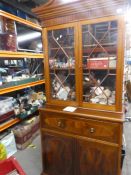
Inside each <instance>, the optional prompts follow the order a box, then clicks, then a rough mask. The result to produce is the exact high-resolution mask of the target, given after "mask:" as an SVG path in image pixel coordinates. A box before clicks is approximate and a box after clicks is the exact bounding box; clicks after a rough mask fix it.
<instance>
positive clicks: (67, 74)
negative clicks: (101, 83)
mask: <svg viewBox="0 0 131 175" xmlns="http://www.w3.org/2000/svg"><path fill="white" fill-rule="evenodd" d="M48 47H49V67H50V79H51V95H52V98H53V99H58V100H72V101H74V100H76V97H75V69H74V68H75V56H74V29H73V28H64V29H59V30H51V31H49V32H48Z"/></svg>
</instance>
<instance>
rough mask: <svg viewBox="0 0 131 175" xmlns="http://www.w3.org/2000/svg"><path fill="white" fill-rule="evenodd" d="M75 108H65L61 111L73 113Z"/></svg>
mask: <svg viewBox="0 0 131 175" xmlns="http://www.w3.org/2000/svg"><path fill="white" fill-rule="evenodd" d="M76 109H77V108H76V107H73V106H67V107H66V108H64V109H63V111H67V112H74V111H75V110H76Z"/></svg>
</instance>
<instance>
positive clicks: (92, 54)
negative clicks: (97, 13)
mask: <svg viewBox="0 0 131 175" xmlns="http://www.w3.org/2000/svg"><path fill="white" fill-rule="evenodd" d="M117 26H118V25H117V22H116V21H110V22H102V23H97V24H89V25H83V26H82V44H83V48H82V49H83V55H82V56H83V101H84V102H89V103H99V104H105V105H106V104H108V105H113V104H115V89H116V86H115V81H116V63H117Z"/></svg>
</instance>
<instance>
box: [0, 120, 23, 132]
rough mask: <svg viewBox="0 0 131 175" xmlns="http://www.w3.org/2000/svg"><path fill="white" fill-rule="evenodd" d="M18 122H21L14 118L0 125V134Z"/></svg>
mask: <svg viewBox="0 0 131 175" xmlns="http://www.w3.org/2000/svg"><path fill="white" fill-rule="evenodd" d="M20 121H21V120H20V119H18V118H15V119H13V118H12V119H10V120H8V121H7V122H5V123H3V124H1V125H0V132H2V131H4V130H5V129H8V128H9V127H11V126H13V125H15V124H17V123H18V122H20Z"/></svg>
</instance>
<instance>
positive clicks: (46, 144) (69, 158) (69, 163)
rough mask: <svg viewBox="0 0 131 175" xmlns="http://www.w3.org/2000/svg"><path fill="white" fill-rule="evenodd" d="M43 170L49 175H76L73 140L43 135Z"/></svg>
mask: <svg viewBox="0 0 131 175" xmlns="http://www.w3.org/2000/svg"><path fill="white" fill-rule="evenodd" d="M42 146H43V168H44V173H45V174H47V175H74V172H73V169H74V166H73V161H74V156H73V152H74V150H73V149H74V143H73V139H70V138H67V137H64V136H58V135H52V134H43V135H42Z"/></svg>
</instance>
